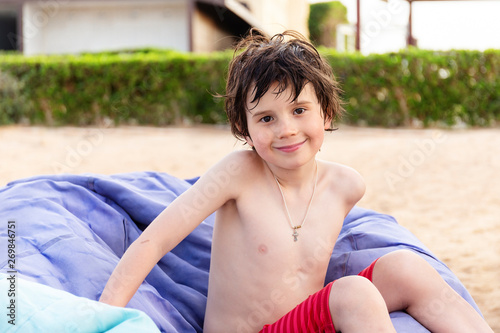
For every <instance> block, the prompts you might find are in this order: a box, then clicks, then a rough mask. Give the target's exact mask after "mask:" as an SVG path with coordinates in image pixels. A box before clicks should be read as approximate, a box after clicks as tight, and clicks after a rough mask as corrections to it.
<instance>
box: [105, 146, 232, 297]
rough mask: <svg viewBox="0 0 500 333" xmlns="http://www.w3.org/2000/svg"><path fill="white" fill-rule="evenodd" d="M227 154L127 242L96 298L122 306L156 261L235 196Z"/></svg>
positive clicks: (229, 157) (230, 162) (229, 159)
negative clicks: (127, 245) (137, 235)
mask: <svg viewBox="0 0 500 333" xmlns="http://www.w3.org/2000/svg"><path fill="white" fill-rule="evenodd" d="M233 155H234V154H231V155H229V156H228V157H226V158H225V159H223V160H222V161H221V162H219V163H218V164H217V165H215V166H214V167H213V168H212V169H210V170H209V171H208V172H207V173H206V174H205V175H203V176H202V177H201V178H200V179H199V180H198V181H197V182H196V183H195V184H194V185H193V186H192V187H191V188H189V189H188V190H187V191H186V192H184V193H183V194H182V195H180V196H179V197H178V198H177V199H176V200H174V201H173V202H172V203H171V204H170V205H169V206H168V207H167V208H166V209H165V210H164V211H163V212H162V213H161V214H160V215H158V217H157V218H156V219H155V220H154V221H153V222H152V223H151V224H150V225H149V226H148V227H147V228H146V230H144V232H143V233H142V234H141V236H140V237H139V238H138V239H137V240H136V241H135V242H134V243H132V244H131V245H130V247H129V248H128V249H127V250H126V252H125V254H124V255H123V257H122V258H121V260H120V262H119V263H118V265H117V266H116V268H115V270H114V271H113V273H112V274H111V277H110V278H109V280H108V282H107V284H106V287H105V288H104V291H103V293H102V295H101V298H100V300H99V301H101V302H103V303H107V304H111V305H116V306H125V305H127V303H128V302H129V301H130V299H131V298H132V296H133V295H134V294H135V292H136V291H137V289H138V288H139V286H140V285H141V283H142V282H143V281H144V279H145V278H146V276H147V275H148V274H149V272H150V271H151V269H153V267H154V266H155V265H156V263H157V262H158V261H159V260H160V259H161V258H162V257H163V256H164V255H165V254H166V253H167V252H169V251H170V250H172V249H173V248H174V247H175V246H176V245H177V244H178V243H179V242H181V241H182V240H183V239H184V238H185V237H186V236H187V235H188V234H189V233H191V232H192V231H193V230H194V229H195V228H196V227H197V226H198V225H199V224H200V223H201V222H202V221H203V220H205V219H206V218H207V217H208V216H209V215H210V214H212V213H213V212H214V211H216V210H217V209H218V208H219V207H221V206H222V205H224V203H225V202H227V201H228V200H230V199H233V198H234V197H235V191H234V189H236V188H238V186H234V179H235V178H238V177H235V176H236V175H237V173H238V172H239V170H238V167H237V164H236V161H235V158H234V156H233Z"/></svg>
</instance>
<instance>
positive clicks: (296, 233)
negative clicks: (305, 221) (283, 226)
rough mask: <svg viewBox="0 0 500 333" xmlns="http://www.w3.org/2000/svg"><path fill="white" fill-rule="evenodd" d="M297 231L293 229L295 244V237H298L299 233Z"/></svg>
mask: <svg viewBox="0 0 500 333" xmlns="http://www.w3.org/2000/svg"><path fill="white" fill-rule="evenodd" d="M297 229H298V228H293V234H292V236H293V241H294V242H296V241H297V237H299V233H298V232H297Z"/></svg>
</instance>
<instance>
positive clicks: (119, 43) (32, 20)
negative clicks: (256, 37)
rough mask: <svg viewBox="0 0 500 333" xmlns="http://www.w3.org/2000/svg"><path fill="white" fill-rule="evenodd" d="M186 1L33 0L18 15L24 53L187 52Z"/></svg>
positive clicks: (187, 22)
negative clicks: (150, 50) (77, 0)
mask: <svg viewBox="0 0 500 333" xmlns="http://www.w3.org/2000/svg"><path fill="white" fill-rule="evenodd" d="M188 24H189V21H188V2H187V1H181V0H172V1H168V2H165V1H161V2H159V1H140V0H139V1H136V2H133V1H123V2H117V1H105V0H103V1H95V2H67V1H59V2H57V1H47V2H42V1H36V2H30V3H27V4H25V7H24V11H23V29H24V31H23V36H24V39H23V40H24V53H25V54H27V55H32V54H55V53H80V52H99V51H108V50H122V49H134V48H144V47H155V48H172V49H176V50H180V51H189V26H188Z"/></svg>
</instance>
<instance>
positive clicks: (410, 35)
mask: <svg viewBox="0 0 500 333" xmlns="http://www.w3.org/2000/svg"><path fill="white" fill-rule="evenodd" d="M382 1H385V2H387V0H382ZM406 1H408V3H409V4H410V15H409V16H408V37H407V39H406V45H407V46H411V45H415V44H416V43H415V39H414V38H413V31H412V4H413V3H414V2H417V1H419V2H422V1H428V2H435V1H488V0H406ZM360 2H361V0H356V5H357V14H356V16H357V22H356V51H360V49H361V43H360V36H361V15H360V12H361V9H360V8H361V6H360Z"/></svg>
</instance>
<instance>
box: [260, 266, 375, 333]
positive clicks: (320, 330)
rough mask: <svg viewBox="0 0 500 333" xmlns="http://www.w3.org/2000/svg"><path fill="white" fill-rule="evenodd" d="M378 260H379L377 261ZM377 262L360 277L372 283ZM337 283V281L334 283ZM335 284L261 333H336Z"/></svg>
mask: <svg viewBox="0 0 500 333" xmlns="http://www.w3.org/2000/svg"><path fill="white" fill-rule="evenodd" d="M377 260H378V259H377ZM377 260H375V261H374V262H372V263H371V264H370V266H368V267H367V268H365V269H364V270H362V271H361V272H360V273H359V274H358V275H359V276H363V277H365V278H367V279H368V280H370V281H372V274H373V267H374V266H375V263H376V262H377ZM333 282H335V281H333ZM333 282H330V283H329V284H327V285H326V286H325V287H324V288H323V289H321V290H320V291H318V292H317V293H315V294H312V295H310V296H309V297H308V298H307V299H306V300H305V301H303V302H302V303H300V304H299V305H297V306H296V307H295V308H294V309H293V310H291V311H290V312H288V313H287V314H286V315H284V316H283V317H281V318H280V319H279V320H278V321H276V322H275V323H274V324H271V325H265V326H264V328H263V329H262V330H261V331H260V332H261V333H335V327H334V325H333V321H332V316H331V315H330V302H329V298H330V290H331V289H332V284H333Z"/></svg>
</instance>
